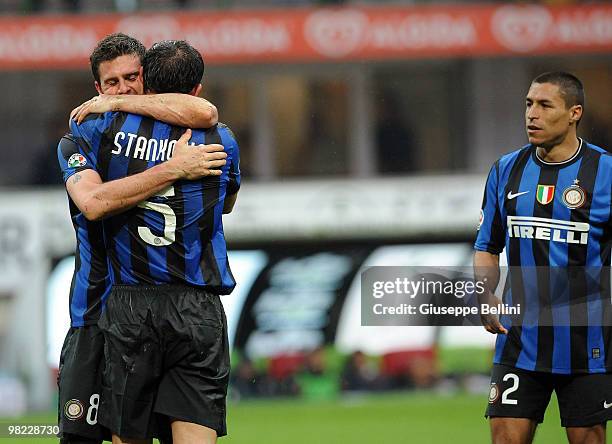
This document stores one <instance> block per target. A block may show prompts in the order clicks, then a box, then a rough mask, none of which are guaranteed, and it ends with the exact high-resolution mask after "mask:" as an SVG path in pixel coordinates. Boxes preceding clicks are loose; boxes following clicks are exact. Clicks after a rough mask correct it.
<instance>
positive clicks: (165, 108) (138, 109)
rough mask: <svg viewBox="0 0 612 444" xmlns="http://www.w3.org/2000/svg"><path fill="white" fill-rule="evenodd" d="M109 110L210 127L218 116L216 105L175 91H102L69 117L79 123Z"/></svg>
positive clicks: (169, 121) (187, 125)
mask: <svg viewBox="0 0 612 444" xmlns="http://www.w3.org/2000/svg"><path fill="white" fill-rule="evenodd" d="M108 111H123V112H126V113H133V114H140V115H142V116H146V117H151V118H153V119H155V120H160V121H162V122H166V123H169V124H171V125H177V126H183V127H186V128H210V127H211V126H214V125H216V123H217V121H218V119H219V115H218V113H217V108H216V107H215V105H213V104H212V103H210V102H209V101H208V100H206V99H203V98H201V97H196V96H192V95H189V94H176V93H167V94H154V95H144V96H136V95H118V96H109V95H105V94H102V95H100V96H96V97H93V98H91V99H90V100H88V101H87V102H85V103H83V104H82V105H80V106H78V107H77V108H75V109H74V110H72V112H71V113H70V117H71V118H72V119H75V120H76V121H77V122H78V123H81V122H82V120H83V119H84V118H85V117H86V116H87V115H88V114H91V113H105V112H108Z"/></svg>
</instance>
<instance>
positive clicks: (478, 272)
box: [474, 251, 508, 334]
mask: <svg viewBox="0 0 612 444" xmlns="http://www.w3.org/2000/svg"><path fill="white" fill-rule="evenodd" d="M474 277H475V278H476V280H477V281H479V282H484V283H485V289H486V290H485V293H484V294H482V295H480V296H479V302H480V303H481V304H494V303H496V302H497V298H496V297H495V289H496V288H497V285H498V284H499V255H497V254H492V253H489V252H486V251H476V252H475V253H474ZM481 320H482V323H483V326H484V328H485V330H487V331H488V332H489V333H494V334H495V333H503V334H507V333H508V330H506V329H505V328H504V326H503V325H502V324H501V323H500V322H499V318H498V317H497V316H495V315H486V316H485V315H481Z"/></svg>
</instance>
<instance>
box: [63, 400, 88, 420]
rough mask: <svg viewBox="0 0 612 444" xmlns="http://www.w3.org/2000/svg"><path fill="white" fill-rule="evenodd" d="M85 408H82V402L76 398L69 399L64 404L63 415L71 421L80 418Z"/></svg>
mask: <svg viewBox="0 0 612 444" xmlns="http://www.w3.org/2000/svg"><path fill="white" fill-rule="evenodd" d="M84 412H85V409H84V408H83V404H82V403H81V401H79V400H78V399H71V400H70V401H68V402H66V405H65V406H64V415H66V418H68V419H70V420H71V421H76V420H77V419H81V418H82V417H83V413H84Z"/></svg>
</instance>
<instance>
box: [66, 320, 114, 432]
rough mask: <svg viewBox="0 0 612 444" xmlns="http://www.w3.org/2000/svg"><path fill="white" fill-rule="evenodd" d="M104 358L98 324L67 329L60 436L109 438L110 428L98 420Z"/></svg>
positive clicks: (102, 341) (102, 339) (102, 342)
mask: <svg viewBox="0 0 612 444" xmlns="http://www.w3.org/2000/svg"><path fill="white" fill-rule="evenodd" d="M103 358H104V338H103V336H102V332H101V331H100V329H99V328H98V327H97V326H96V325H90V326H85V327H73V328H71V329H70V330H68V334H67V335H66V339H65V340H64V346H63V347H62V354H61V356H60V363H59V373H58V377H57V385H58V388H59V397H58V401H59V403H58V424H59V437H60V438H64V439H66V440H67V441H71V440H72V439H73V438H77V437H78V438H86V439H89V440H92V442H96V441H97V442H101V441H102V440H103V439H106V440H110V432H109V431H108V429H106V428H104V427H102V426H101V425H100V424H99V423H98V412H99V406H100V394H101V387H102V365H103ZM68 438H70V439H68Z"/></svg>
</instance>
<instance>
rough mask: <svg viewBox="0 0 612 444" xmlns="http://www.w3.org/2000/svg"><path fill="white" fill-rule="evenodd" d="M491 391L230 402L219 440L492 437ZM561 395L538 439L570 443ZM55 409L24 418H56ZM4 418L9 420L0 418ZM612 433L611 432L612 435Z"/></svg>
mask: <svg viewBox="0 0 612 444" xmlns="http://www.w3.org/2000/svg"><path fill="white" fill-rule="evenodd" d="M485 403H486V395H482V396H476V395H453V396H450V395H449V396H444V395H438V394H434V393H429V392H423V393H396V394H392V395H376V396H374V395H367V396H366V395H364V396H353V397H343V398H339V399H336V400H313V401H301V400H266V401H249V402H242V403H238V404H230V405H229V408H228V428H229V436H228V437H225V438H222V439H220V440H219V442H220V444H289V443H291V444H323V443H325V444H327V443H333V444H345V443H346V444H360V443H364V444H366V443H367V444H369V443H373V442H375V443H416V444H428V443H432V444H433V443H435V444H440V443H451V444H463V443H465V444H468V443H469V444H475V443H477V444H478V443H487V442H489V432H488V423H487V421H486V420H485V419H484V417H483V412H484V408H485ZM556 404H557V402H556V399H554V398H553V399H552V400H551V404H550V406H549V409H548V412H547V415H546V419H545V421H544V424H543V425H541V426H540V427H539V428H538V432H537V434H536V439H535V443H536V444H546V443H550V444H553V443H555V444H557V443H563V442H567V441H566V438H565V433H564V431H563V429H561V425H560V421H559V413H558V409H557V406H556ZM53 418H54V414H53V413H49V414H47V415H37V416H29V417H26V418H21V419H20V422H23V423H43V422H46V423H51V422H53ZM0 421H1V422H3V423H6V422H8V421H7V420H6V419H3V420H0ZM611 435H612V434H611ZM30 442H32V443H33V444H37V443H40V444H46V443H57V440H55V439H33V438H17V439H16V438H0V444H9V443H15V444H26V443H30Z"/></svg>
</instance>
